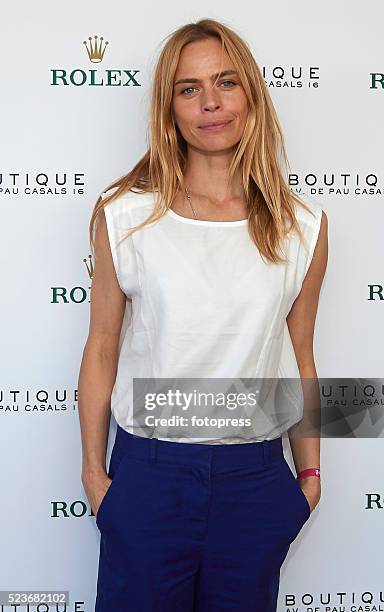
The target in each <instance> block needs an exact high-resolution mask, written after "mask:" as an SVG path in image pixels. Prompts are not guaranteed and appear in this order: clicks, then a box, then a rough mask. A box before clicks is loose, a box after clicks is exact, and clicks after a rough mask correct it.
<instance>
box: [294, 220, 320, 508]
mask: <svg viewBox="0 0 384 612" xmlns="http://www.w3.org/2000/svg"><path fill="white" fill-rule="evenodd" d="M327 261H328V219H327V216H326V214H325V212H324V211H323V213H322V219H321V225H320V231H319V236H318V240H317V243H316V248H315V250H314V253H313V257H312V261H311V264H310V266H309V269H308V272H307V274H306V276H305V279H304V282H303V285H302V288H301V291H300V293H299V295H298V297H297V298H296V300H295V302H294V304H293V306H292V308H291V310H290V312H289V314H288V316H287V324H288V329H289V333H290V336H291V339H292V344H293V347H294V350H295V354H296V359H297V363H298V367H299V371H300V377H301V378H309V379H317V372H316V366H315V360H314V356H313V334H314V328H315V320H316V314H317V307H318V303H319V295H320V289H321V285H322V282H323V278H324V274H325V271H326V268H327ZM314 382H316V385H314V384H313V383H312V384H311V381H310V382H309V384H308V385H305V383H303V386H304V405H305V406H308V407H309V409H310V412H309V414H310V415H311V416H310V418H311V420H312V418H313V415H315V417H316V424H318V423H319V422H320V420H319V417H320V397H319V394H318V388H317V380H316V381H314ZM315 387H316V389H315ZM303 421H305V415H304V420H303ZM291 429H292V434H291V435H289V440H290V445H291V449H292V456H293V460H294V463H295V468H296V473H297V472H300V471H301V470H304V469H305V468H309V467H318V468H319V467H320V437H319V436H317V437H309V436H308V434H307V435H300V423H298V425H297V427H296V426H295V425H294V426H293V427H292V428H291ZM304 429H305V431H307V432H308V431H309V430H308V429H307V427H306V424H305V423H304ZM299 484H300V486H301V487H302V489H303V491H304V492H305V495H306V497H307V498H308V501H309V504H310V506H311V510H313V508H314V507H315V506H316V505H317V503H318V501H319V499H320V489H321V487H320V479H319V478H318V476H308V477H306V478H303V479H301V480H300V481H299Z"/></svg>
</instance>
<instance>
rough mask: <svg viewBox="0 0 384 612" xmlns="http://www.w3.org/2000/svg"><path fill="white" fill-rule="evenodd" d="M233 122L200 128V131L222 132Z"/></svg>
mask: <svg viewBox="0 0 384 612" xmlns="http://www.w3.org/2000/svg"><path fill="white" fill-rule="evenodd" d="M231 121H232V120H231ZM231 121H226V122H225V123H220V124H218V125H207V126H205V127H204V126H200V129H201V130H205V131H206V132H217V131H218V130H222V129H223V128H225V127H227V125H229V124H230V123H231Z"/></svg>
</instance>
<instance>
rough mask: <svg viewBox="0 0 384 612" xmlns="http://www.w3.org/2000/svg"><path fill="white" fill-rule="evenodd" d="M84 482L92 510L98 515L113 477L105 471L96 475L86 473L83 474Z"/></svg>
mask: <svg viewBox="0 0 384 612" xmlns="http://www.w3.org/2000/svg"><path fill="white" fill-rule="evenodd" d="M82 483H83V487H84V490H85V494H86V496H87V498H88V501H89V504H90V506H91V508H92V512H93V514H94V515H95V516H96V515H97V513H98V510H99V508H100V505H101V502H102V501H103V499H104V495H105V494H106V492H107V491H108V489H109V487H110V486H111V483H112V479H111V478H109V476H108V474H107V473H106V472H104V471H103V472H100V473H98V474H94V475H90V474H84V475H83V476H82Z"/></svg>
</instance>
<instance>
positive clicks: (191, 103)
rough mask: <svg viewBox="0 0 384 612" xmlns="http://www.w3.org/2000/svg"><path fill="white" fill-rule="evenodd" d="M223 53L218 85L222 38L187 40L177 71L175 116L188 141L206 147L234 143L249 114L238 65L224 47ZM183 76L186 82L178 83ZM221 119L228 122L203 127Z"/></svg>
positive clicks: (223, 147)
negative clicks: (188, 41) (220, 39)
mask: <svg viewBox="0 0 384 612" xmlns="http://www.w3.org/2000/svg"><path fill="white" fill-rule="evenodd" d="M223 54H224V57H223V65H222V73H221V76H220V78H219V79H218V80H217V82H216V84H215V85H214V84H213V83H214V81H215V80H216V78H217V73H218V72H219V70H220V62H221V59H222V54H221V42H220V41H219V40H217V39H215V38H208V39H206V40H202V41H196V42H193V43H188V44H187V45H186V46H185V47H184V48H183V50H182V52H181V54H180V60H179V64H178V67H177V70H176V74H175V80H174V90H173V98H172V110H173V116H174V120H175V122H176V124H177V125H178V127H179V130H180V132H181V134H182V136H183V137H184V139H185V140H186V141H187V143H188V145H189V146H193V147H196V148H197V149H199V150H203V151H217V152H218V151H223V150H226V149H230V148H231V147H234V146H235V145H236V144H237V143H238V142H239V140H240V138H241V136H242V134H243V131H244V126H245V122H246V119H247V115H248V100H247V98H246V95H245V92H244V89H243V87H242V85H241V83H240V79H239V76H238V75H237V74H236V73H235V71H236V69H235V66H234V65H233V63H232V61H231V60H230V58H229V56H228V54H227V53H226V51H225V50H223ZM227 71H231V72H232V71H234V72H233V74H232V73H231V74H229V72H228V73H227ZM180 80H183V82H182V83H178V81H180ZM219 122H226V123H227V122H229V123H227V124H226V125H224V126H223V125H221V126H218V127H216V128H209V127H204V126H207V125H208V124H210V123H219Z"/></svg>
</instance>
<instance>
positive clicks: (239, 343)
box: [79, 19, 327, 612]
mask: <svg viewBox="0 0 384 612" xmlns="http://www.w3.org/2000/svg"><path fill="white" fill-rule="evenodd" d="M279 152H280V153H282V155H283V159H285V160H286V155H285V148H284V144H283V136H282V133H281V128H280V126H279V123H278V120H277V117H276V114H275V111H274V108H273V104H272V101H271V99H270V97H269V94H268V90H267V88H266V86H265V84H264V81H263V77H262V75H261V73H260V70H259V68H258V66H257V64H256V63H255V60H254V58H253V57H252V54H251V52H250V50H249V48H248V46H247V45H246V43H244V41H243V40H242V39H241V38H240V37H239V36H238V35H237V34H236V33H235V32H233V31H232V30H231V29H229V28H228V27H226V26H225V25H223V24H221V23H219V22H217V21H214V20H210V19H204V20H201V21H199V22H198V23H191V24H187V25H185V26H183V27H181V28H179V29H178V30H177V31H175V32H173V33H172V35H171V36H170V37H169V39H168V41H167V42H166V44H165V46H164V48H163V50H162V52H161V54H160V58H159V60H158V63H157V67H156V71H155V75H154V82H153V92H152V106H151V112H150V148H149V150H148V152H147V153H146V154H145V156H144V157H143V158H142V159H141V160H140V161H139V162H138V163H137V165H136V166H135V167H134V168H133V170H132V171H131V172H130V173H129V174H128V175H127V176H125V177H123V178H121V179H120V180H118V181H117V182H116V183H115V184H114V185H112V186H111V187H110V189H108V190H107V191H106V192H105V193H103V194H102V195H101V196H100V198H99V200H98V202H97V204H96V206H95V210H94V212H93V215H92V219H91V225H90V235H91V243H92V245H93V246H94V253H95V265H94V274H93V280H92V297H91V321H90V331H89V337H88V339H87V342H86V346H85V349H84V354H83V360H82V364H81V370H80V377H79V412H80V423H81V433H82V444H83V468H82V482H83V484H84V488H85V491H86V494H87V497H88V499H89V501H90V504H91V506H92V509H93V511H94V512H95V514H96V522H97V525H98V527H99V529H100V533H101V540H100V558H99V571H98V581H97V597H96V611H97V612H107V611H108V612H111V611H112V610H113V612H123V611H125V610H133V611H134V612H139V611H143V612H144V611H145V612H149V611H156V612H159V611H164V612H165V611H166V612H173V611H176V610H183V611H186V610H192V609H193V610H195V611H196V610H198V611H199V612H203V611H204V612H208V611H209V612H219V611H221V610H229V609H230V610H237V611H252V612H272V611H274V610H276V602H277V595H278V587H279V574H280V567H281V565H282V563H283V561H284V559H285V557H286V555H287V552H288V549H289V546H290V544H291V542H292V541H293V540H294V539H295V538H296V536H297V535H298V533H299V531H300V530H301V528H302V526H303V525H304V523H305V522H306V521H307V519H308V518H309V516H310V513H311V512H312V511H313V509H314V508H315V506H316V505H317V503H318V502H319V499H320V477H319V476H320V471H319V464H320V445H319V437H318V436H313V437H309V436H308V435H307V436H305V435H295V436H293V432H294V431H297V428H298V427H299V426H300V421H301V418H302V416H303V412H300V410H302V406H301V408H300V405H299V404H298V403H297V402H296V400H295V398H294V400H292V397H294V394H293V396H292V393H287V392H286V393H285V395H283V398H284V401H283V408H284V410H285V412H284V411H283V413H282V412H281V411H279V410H277V407H276V404H275V403H274V400H273V401H272V406H273V409H274V410H276V412H275V413H274V414H272V415H271V414H270V413H269V412H268V411H267V410H264V411H263V410H262V409H263V408H265V407H266V405H267V402H265V403H264V404H263V405H262V406H261V409H260V410H256V409H254V410H253V412H252V411H250V412H249V411H248V412H247V413H246V414H248V415H251V419H250V423H251V425H250V427H248V426H247V425H244V422H245V421H243V424H242V425H238V426H236V425H233V426H231V424H230V425H229V427H228V428H227V429H225V430H224V431H222V432H221V431H219V429H216V430H215V428H214V427H208V428H204V427H196V426H195V427H192V425H191V423H192V419H190V421H189V423H187V425H185V424H184V425H183V424H181V425H180V426H179V427H178V428H176V429H173V428H172V426H171V425H170V424H169V423H170V421H167V420H165V425H164V421H163V422H160V421H158V422H157V421H155V420H151V421H150V422H149V423H147V421H145V416H147V415H148V414H149V412H151V413H152V414H155V413H156V415H157V416H158V415H159V414H161V415H162V416H164V414H165V412H164V410H163V411H162V412H160V413H159V412H156V411H153V410H152V408H153V407H152V408H151V411H149V410H148V409H147V406H145V407H144V408H143V399H142V398H143V393H144V392H145V391H146V389H148V387H147V386H146V385H148V384H149V383H148V379H156V380H157V381H158V384H159V385H160V388H161V389H164V390H165V389H166V388H168V387H169V385H168V387H167V384H166V383H167V382H168V381H169V379H172V380H176V381H178V382H179V381H180V380H183V379H193V380H196V379H210V383H209V384H211V383H212V386H213V381H214V380H217V379H223V380H224V388H225V389H227V388H228V386H231V383H232V380H233V379H236V380H237V381H246V380H248V381H249V380H253V379H256V378H257V379H261V380H264V381H266V380H271V379H273V378H274V377H276V378H282V377H286V378H287V379H289V378H291V377H292V378H293V379H294V378H295V377H296V378H298V379H299V380H300V379H301V380H303V379H315V380H316V378H317V375H316V369H315V364H314V358H313V347H312V344H313V331H314V323H315V316H316V310H317V305H318V298H319V293H320V288H321V285H322V280H323V277H324V273H325V269H326V262H327V218H326V215H325V213H324V212H323V211H322V209H321V207H320V206H319V205H317V204H311V205H309V204H308V203H302V202H301V201H300V200H299V198H297V197H296V196H295V195H294V194H293V193H292V192H291V190H290V189H289V187H288V186H287V183H286V181H285V180H284V178H283V176H282V174H281V171H280V168H279V165H278V154H279ZM286 163H287V162H286ZM102 210H104V215H103V214H100V213H101V211H102ZM96 218H97V219H98V222H97V224H95V221H96ZM95 227H96V230H95V232H93V230H94V229H95ZM133 379H135V382H134V381H133ZM164 379H166V380H165V383H164ZM167 379H168V381H167ZM229 379H230V382H229V383H228V385H227V386H225V382H226V380H229ZM140 380H145V381H146V382H145V384H144V385H143V386H142V387H141V388H140V387H138V390H137V392H134V385H135V384H136V383H137V381H138V382H140ZM143 387H144V389H143ZM248 388H249V387H248ZM135 398H136V400H135ZM167 408H169V406H168V405H167ZM238 408H239V407H238ZM259 408H260V406H259ZM280 408H281V406H280ZM110 411H112V413H113V415H114V417H115V419H116V421H117V434H116V439H115V443H114V446H113V450H112V455H111V460H110V464H109V470H108V472H106V466H105V455H106V446H107V439H108V431H109V419H110ZM176 411H177V409H176V408H175V409H174V412H176ZM171 412H172V411H171ZM180 412H182V411H179V414H180ZM208 412H209V410H208ZM224 412H225V414H226V416H228V412H229V411H227V410H226V409H225V407H224V408H221V409H220V408H219V409H217V410H216V412H215V411H213V412H212V410H211V412H209V414H210V415H211V416H212V415H214V416H222V415H223V413H224ZM203 413H204V409H203ZM203 413H200V416H201V414H203ZM185 414H186V413H184V415H185ZM243 414H244V413H243ZM281 414H283V417H282V418H280V419H277V418H276V417H277V416H278V415H281ZM168 415H169V413H168ZM239 422H240V421H239ZM285 432H288V433H289V435H290V443H291V448H292V452H293V456H294V462H295V467H296V471H297V472H298V477H299V476H302V478H300V480H296V478H295V477H294V475H293V473H292V471H291V469H290V467H289V466H288V463H287V462H286V460H285V458H284V454H283V450H282V435H283V434H284V433H285ZM291 434H292V435H291ZM304 470H308V472H307V471H304Z"/></svg>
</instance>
